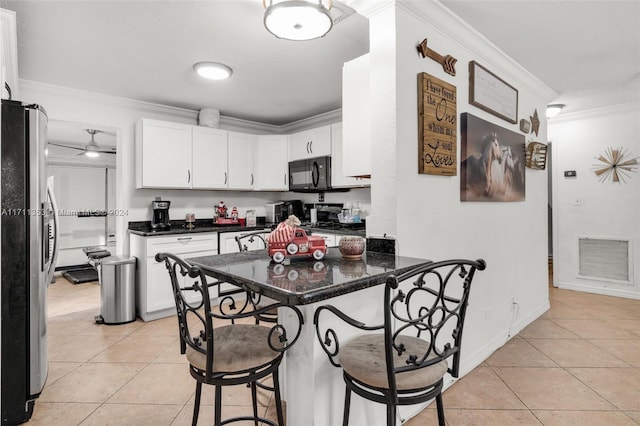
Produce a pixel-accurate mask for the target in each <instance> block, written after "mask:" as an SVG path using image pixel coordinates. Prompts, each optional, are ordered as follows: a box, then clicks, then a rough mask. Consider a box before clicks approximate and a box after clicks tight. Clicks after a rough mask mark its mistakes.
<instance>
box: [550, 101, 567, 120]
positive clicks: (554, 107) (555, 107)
mask: <svg viewBox="0 0 640 426" xmlns="http://www.w3.org/2000/svg"><path fill="white" fill-rule="evenodd" d="M562 108H564V104H550V105H547V112H546V116H547V118H553V117H555V116H556V115H558V114H560V111H562Z"/></svg>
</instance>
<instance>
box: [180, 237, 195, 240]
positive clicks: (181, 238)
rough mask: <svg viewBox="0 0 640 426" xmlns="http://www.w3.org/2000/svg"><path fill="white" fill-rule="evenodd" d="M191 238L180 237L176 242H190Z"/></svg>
mask: <svg viewBox="0 0 640 426" xmlns="http://www.w3.org/2000/svg"><path fill="white" fill-rule="evenodd" d="M192 238H193V237H180V238H178V241H190V240H191V239H192Z"/></svg>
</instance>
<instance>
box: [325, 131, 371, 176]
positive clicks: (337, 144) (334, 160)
mask: <svg viewBox="0 0 640 426" xmlns="http://www.w3.org/2000/svg"><path fill="white" fill-rule="evenodd" d="M331 152H333V154H332V155H331V186H332V187H333V188H354V187H364V186H371V179H367V178H361V177H351V176H346V175H345V172H344V158H343V154H342V123H337V124H333V125H331Z"/></svg>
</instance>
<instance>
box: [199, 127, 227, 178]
mask: <svg viewBox="0 0 640 426" xmlns="http://www.w3.org/2000/svg"><path fill="white" fill-rule="evenodd" d="M192 131H193V139H192V149H193V152H192V159H191V163H192V165H193V179H192V186H191V187H192V188H193V189H224V188H226V187H227V183H228V170H227V132H226V131H224V130H219V129H213V128H210V127H203V126H193V130H192Z"/></svg>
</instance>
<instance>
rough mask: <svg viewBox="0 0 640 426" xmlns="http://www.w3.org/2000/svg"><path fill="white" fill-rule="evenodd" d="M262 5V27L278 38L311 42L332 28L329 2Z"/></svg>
mask: <svg viewBox="0 0 640 426" xmlns="http://www.w3.org/2000/svg"><path fill="white" fill-rule="evenodd" d="M262 5H263V6H264V7H265V9H266V11H265V12H264V26H265V27H266V28H267V30H269V32H270V33H271V34H273V35H274V36H276V37H278V38H282V39H285V40H313V39H314V38H319V37H322V36H324V35H325V34H327V33H328V32H329V31H330V30H331V28H332V27H333V20H332V19H331V15H330V14H329V9H331V7H332V6H333V1H332V0H262ZM325 5H326V6H325Z"/></svg>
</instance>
